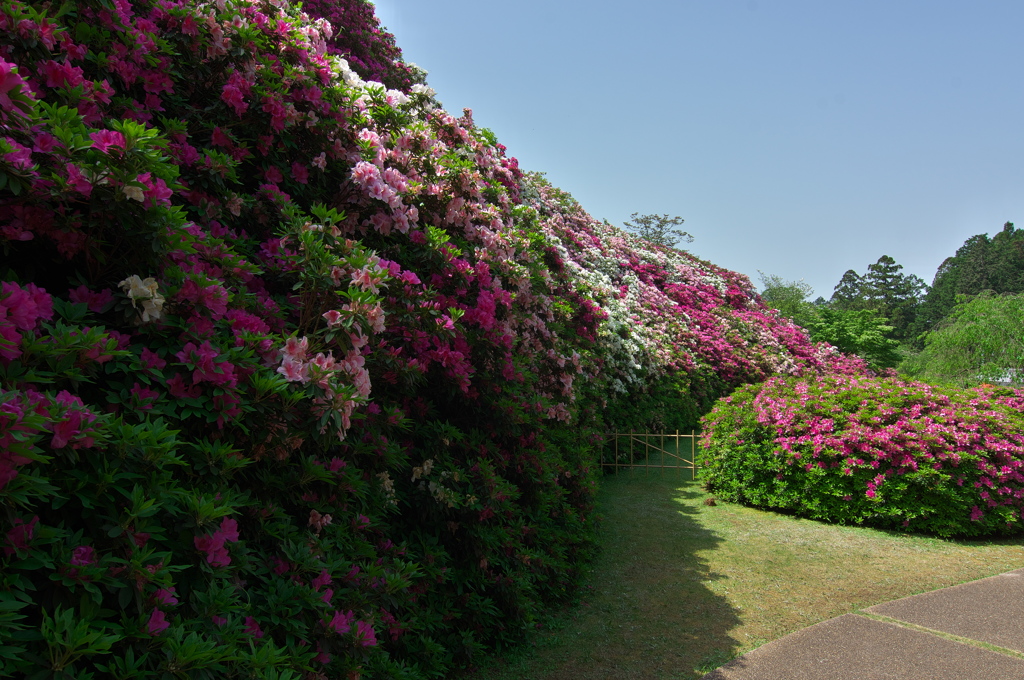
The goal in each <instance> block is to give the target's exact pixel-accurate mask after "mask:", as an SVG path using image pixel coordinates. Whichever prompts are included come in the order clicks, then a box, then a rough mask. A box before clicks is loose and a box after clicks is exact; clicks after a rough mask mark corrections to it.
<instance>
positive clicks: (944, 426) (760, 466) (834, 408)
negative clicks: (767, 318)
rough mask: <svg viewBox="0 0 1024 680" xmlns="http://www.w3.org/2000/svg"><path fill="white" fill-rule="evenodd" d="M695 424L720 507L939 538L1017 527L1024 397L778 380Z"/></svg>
mask: <svg viewBox="0 0 1024 680" xmlns="http://www.w3.org/2000/svg"><path fill="white" fill-rule="evenodd" d="M704 425H705V430H704V434H703V438H702V449H703V451H702V454H701V459H700V461H699V466H700V475H701V479H702V481H703V483H704V485H705V486H706V488H707V489H708V490H710V491H712V492H714V493H716V494H718V495H719V496H720V497H722V498H723V499H725V500H730V501H735V502H741V503H746V504H749V505H753V506H756V507H763V508H770V509H777V510H782V511H786V512H792V513H794V514H797V515H800V516H804V517H810V518H813V519H819V520H824V521H828V522H836V523H842V524H865V525H870V526H876V527H882V528H892V529H901V530H906V531H921V532H926V533H933V534H936V535H939V536H943V537H951V536H963V537H968V536H988V535H1000V534H1019V533H1020V532H1021V529H1022V527H1024V390H1016V391H1015V390H1012V389H1009V388H980V389H974V390H959V389H955V388H940V387H935V386H932V385H928V384H925V383H919V382H911V381H906V380H900V379H897V378H870V377H865V376H844V375H834V374H832V375H819V376H814V377H808V378H783V377H775V378H771V379H769V380H767V381H765V382H764V383H762V384H759V385H748V386H746V387H742V388H740V389H738V390H737V391H736V392H734V393H733V394H732V395H731V396H730V397H727V398H724V399H722V400H721V401H719V402H718V404H716V406H715V408H714V409H713V410H712V411H711V413H709V414H708V415H707V416H706V417H705V419H704Z"/></svg>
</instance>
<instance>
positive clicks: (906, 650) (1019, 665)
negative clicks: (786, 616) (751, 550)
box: [702, 614, 1024, 680]
mask: <svg viewBox="0 0 1024 680" xmlns="http://www.w3.org/2000/svg"><path fill="white" fill-rule="evenodd" d="M974 679H977V680H1024V660H1021V659H1016V658H1014V657H1011V656H1007V655H1004V654H999V653H997V652H990V651H988V650H987V649H981V648H979V647H974V646H971V645H966V644H962V643H960V642H954V641H952V640H947V639H945V638H942V637H939V636H937V635H932V634H930V633H924V632H920V631H917V630H912V629H910V628H903V627H901V626H898V625H895V624H892V623H887V622H884V621H876V620H873V619H869V618H867V617H864V616H857V615H856V614H844V615H843V616H839V617H836V618H834V619H829V620H828V621H823V622H822V623H819V624H816V625H814V626H810V627H808V628H804V629H803V630H798V631H797V632H795V633H791V634H789V635H787V636H785V637H783V638H779V639H778V640H775V641H774V642H769V643H768V644H766V645H764V646H763V647H759V648H758V649H755V650H754V651H752V652H750V653H749V654H744V655H743V656H741V657H739V658H737V659H734V660H733V661H731V662H729V663H727V664H726V665H724V666H722V667H721V668H719V669H718V670H716V671H713V672H711V673H708V674H707V675H705V676H704V678H703V679H702V680H974Z"/></svg>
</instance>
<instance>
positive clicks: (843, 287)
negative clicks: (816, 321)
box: [829, 269, 864, 309]
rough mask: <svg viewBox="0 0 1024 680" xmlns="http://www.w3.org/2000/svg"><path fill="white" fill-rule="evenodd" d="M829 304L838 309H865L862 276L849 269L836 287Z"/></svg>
mask: <svg viewBox="0 0 1024 680" xmlns="http://www.w3.org/2000/svg"><path fill="white" fill-rule="evenodd" d="M829 302H830V303H831V305H832V307H834V308H836V309H863V308H864V304H863V303H864V296H863V293H862V291H861V278H860V274H858V273H857V272H855V271H854V270H852V269H847V270H846V273H845V274H843V278H841V279H840V280H839V283H838V284H837V285H836V287H835V291H834V292H833V293H832V299H831V300H830V301H829Z"/></svg>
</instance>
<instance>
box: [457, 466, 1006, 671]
mask: <svg viewBox="0 0 1024 680" xmlns="http://www.w3.org/2000/svg"><path fill="white" fill-rule="evenodd" d="M708 497H709V496H708V495H707V494H705V493H704V492H703V491H702V490H701V489H700V487H699V485H698V484H697V483H695V482H683V481H680V478H679V476H678V474H674V473H671V472H668V471H666V472H664V473H660V474H659V473H656V472H652V473H651V474H650V475H645V474H644V473H643V472H639V473H630V472H623V473H620V474H618V475H616V476H609V477H605V478H604V480H603V482H602V489H601V493H600V498H599V500H600V511H601V514H602V515H603V525H602V527H603V529H602V531H603V538H602V541H603V543H602V545H603V546H604V550H603V552H602V554H601V555H600V556H599V557H598V558H597V560H596V561H595V562H594V564H593V566H592V569H591V571H590V574H589V575H588V577H587V581H586V586H585V587H584V592H583V597H582V601H581V602H580V603H579V605H578V606H576V607H574V608H572V609H571V610H568V611H566V612H563V613H562V614H560V615H559V616H557V617H555V619H554V620H553V621H552V622H551V625H549V626H547V627H546V628H545V629H542V630H541V631H539V632H538V633H537V634H536V635H535V636H534V637H533V639H531V640H530V641H528V642H527V643H526V644H525V645H524V646H523V647H522V648H521V649H520V650H518V651H516V652H515V653H512V654H509V655H505V656H504V657H499V658H495V659H489V660H487V661H486V662H484V663H481V667H480V668H477V669H476V670H475V671H474V672H473V673H470V674H468V675H467V676H465V677H467V678H473V679H476V680H522V679H526V680H533V679H538V680H556V679H557V680H597V679H598V678H601V679H604V678H608V679H611V678H616V679H622V678H638V679H640V678H643V679H645V680H647V679H651V678H698V677H700V676H701V675H702V674H703V673H705V672H707V671H710V670H713V669H714V668H717V667H718V666H719V665H721V664H723V663H725V662H726V661H728V660H729V659H731V658H732V657H734V656H736V655H739V654H743V653H745V652H748V651H750V650H751V649H754V648H755V647H758V646H760V645H762V644H764V643H765V642H768V641H770V640H774V639H776V638H779V637H782V636H783V635H786V634H787V633H791V632H793V631H795V630H798V629H800V628H803V627H805V626H809V625H811V624H814V623H818V622H819V621H824V620H825V619H829V618H832V617H834V616H838V615H840V614H844V613H847V612H851V611H855V610H857V609H861V608H863V607H868V606H871V605H873V604H878V603H881V602H887V601H889V600H893V599H896V598H900V597H905V596H907V595H914V594H916V593H921V592H926V591H929V590H934V589H936V588H943V587H945V586H951V585H955V584H957V583H963V582H965V581H971V580H974V579H978V578H983V577H985V576H992V575H994V574H999V573H1002V572H1005V571H1010V570H1013V569H1019V568H1022V567H1024V539H1017V538H1015V539H1011V540H994V541H948V540H941V539H935V538H926V537H921V536H912V535H905V534H899V533H894V532H885V531H877V530H873V529H863V528H854V527H838V526H829V525H825V524H819V523H817V522H813V521H810V520H803V519H795V518H792V517H787V516H784V515H779V514H776V513H772V512H764V511H761V510H753V509H750V508H745V507H742V506H738V505H731V504H727V503H722V502H718V503H717V504H716V505H715V506H708V505H705V504H704V501H705V500H706V499H707V498H708Z"/></svg>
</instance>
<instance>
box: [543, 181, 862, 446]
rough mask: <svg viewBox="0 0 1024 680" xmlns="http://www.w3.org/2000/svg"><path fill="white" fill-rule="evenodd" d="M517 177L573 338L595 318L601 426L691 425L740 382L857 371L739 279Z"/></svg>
mask: <svg viewBox="0 0 1024 680" xmlns="http://www.w3.org/2000/svg"><path fill="white" fill-rule="evenodd" d="M525 179H526V181H525V183H524V192H523V193H524V201H525V203H526V204H527V205H530V206H532V207H533V208H534V209H535V210H536V212H537V216H538V220H539V222H540V226H541V229H542V230H543V233H544V235H545V236H546V237H547V239H548V241H549V242H550V244H551V245H550V246H548V252H547V255H546V258H545V261H546V263H547V264H548V267H549V270H550V273H551V276H552V277H554V278H555V279H556V280H567V281H569V282H571V285H570V286H569V289H568V290H567V296H575V299H573V308H574V316H573V321H574V322H575V323H577V324H579V326H580V329H579V330H578V331H577V333H578V334H583V335H585V334H586V333H587V332H588V331H587V330H586V329H587V328H588V327H589V326H592V325H593V323H594V320H595V319H597V320H598V321H600V323H599V324H598V325H597V326H596V328H597V337H596V338H593V339H596V340H597V342H598V348H599V352H598V356H597V357H596V361H597V363H598V365H599V367H600V373H601V376H602V378H603V382H602V383H601V385H602V389H605V390H606V391H605V393H604V394H602V395H598V397H597V398H598V399H600V400H602V401H603V402H604V403H605V407H604V409H603V410H602V414H603V417H604V418H605V419H606V422H607V423H608V425H609V427H611V428H613V429H614V428H628V429H648V430H651V431H657V432H665V431H671V430H673V429H680V430H682V429H688V428H693V427H696V426H697V422H698V420H699V419H700V417H701V416H702V415H703V414H705V413H707V412H708V410H710V408H711V406H712V405H713V404H714V402H715V400H716V399H718V398H719V397H720V396H722V395H724V394H728V393H729V392H731V391H732V390H733V389H734V388H736V387H737V386H739V385H743V384H747V383H751V382H760V381H762V380H764V379H765V378H767V377H769V376H774V375H807V374H814V373H844V374H864V373H866V372H867V366H866V365H865V364H864V362H863V361H862V360H861V359H860V358H859V357H856V356H849V355H843V354H840V353H839V352H838V351H836V349H835V348H834V347H831V346H829V345H825V344H821V343H818V344H815V343H812V342H811V341H810V338H809V337H808V335H807V332H806V331H804V330H803V329H802V328H799V327H798V326H796V325H794V324H793V322H792V321H790V320H789V319H786V318H784V317H781V316H780V315H779V314H778V313H777V312H776V311H774V310H771V309H769V308H768V307H767V306H766V305H765V303H764V302H763V301H762V300H761V299H760V297H759V296H758V295H757V294H756V292H755V290H754V287H753V286H752V285H751V283H750V280H749V279H748V278H747V277H746V276H744V275H742V274H738V273H736V272H732V271H729V270H727V269H723V268H722V267H719V266H717V265H714V264H712V263H710V262H707V261H705V260H702V259H700V258H698V257H696V256H694V255H692V254H691V253H688V252H684V251H679V250H676V249H674V248H669V247H666V246H663V245H658V244H654V243H651V242H649V241H645V240H643V239H641V238H638V237H637V236H635V235H633V234H630V233H628V232H626V231H623V230H622V229H619V228H617V227H615V226H613V225H611V224H609V223H607V222H601V221H599V220H596V219H594V218H593V217H591V216H590V215H589V214H588V213H587V212H586V211H585V210H584V209H583V208H582V206H580V204H579V203H577V202H576V201H575V200H574V199H573V198H572V196H570V195H569V194H568V193H566V192H564V191H561V190H559V189H557V188H555V187H552V186H551V185H550V184H549V183H548V182H547V181H546V180H545V179H544V178H543V177H542V176H539V175H537V174H529V175H527V177H526V178H525Z"/></svg>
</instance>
